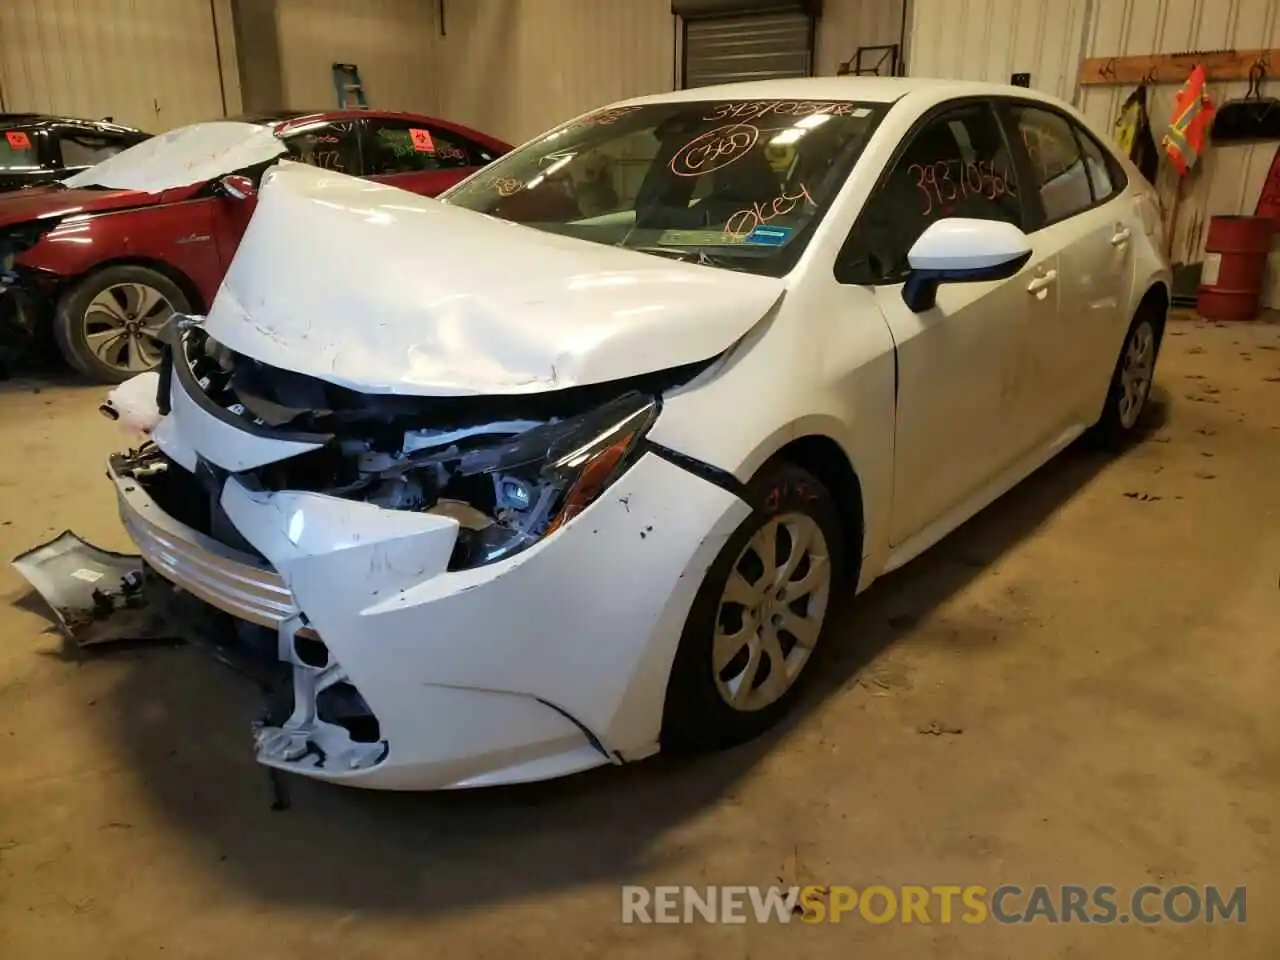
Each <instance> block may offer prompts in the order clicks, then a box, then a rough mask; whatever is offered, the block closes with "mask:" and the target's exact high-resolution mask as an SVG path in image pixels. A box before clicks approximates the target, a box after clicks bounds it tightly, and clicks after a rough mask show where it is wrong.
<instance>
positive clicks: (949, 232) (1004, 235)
mask: <svg viewBox="0 0 1280 960" xmlns="http://www.w3.org/2000/svg"><path fill="white" fill-rule="evenodd" d="M1030 259H1031V240H1030V239H1029V238H1028V237H1027V235H1026V234H1025V233H1023V232H1022V231H1021V230H1019V229H1018V228H1017V227H1015V226H1014V225H1013V224H1011V223H1003V222H1001V221H999V220H970V219H967V218H964V217H948V218H946V219H944V220H938V221H936V222H934V223H932V224H930V225H929V227H928V229H926V230H925V232H924V233H922V234H920V237H919V239H918V240H916V242H915V244H914V245H913V246H912V247H911V250H910V252H909V253H908V254H907V264H908V265H909V266H910V267H911V272H910V273H909V274H907V283H906V286H904V287H903V288H902V299H903V300H904V301H906V304H907V306H908V307H910V308H911V310H912V312H914V313H923V312H924V311H925V310H929V309H932V307H933V305H934V303H935V302H936V301H937V296H938V285H939V284H941V283H976V282H978V281H982V280H1006V279H1008V278H1009V277H1012V276H1013V275H1014V274H1016V273H1017V272H1018V271H1019V270H1021V269H1022V267H1023V266H1024V265H1025V264H1026V262H1027V261H1028V260H1030Z"/></svg>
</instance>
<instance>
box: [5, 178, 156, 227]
mask: <svg viewBox="0 0 1280 960" xmlns="http://www.w3.org/2000/svg"><path fill="white" fill-rule="evenodd" d="M158 199H159V198H157V197H153V196H150V195H148V194H145V193H138V192H137V191H136V190H64V189H63V188H62V187H59V186H49V187H29V188H27V189H26V190H14V191H13V192H12V193H5V194H0V227H7V226H10V225H11V224H15V223H27V222H29V221H32V220H48V219H50V218H56V217H69V216H75V215H76V214H81V213H100V212H102V211H106V210H118V209H121V208H125V207H143V206H146V205H147V204H149V203H155V202H156V200H158Z"/></svg>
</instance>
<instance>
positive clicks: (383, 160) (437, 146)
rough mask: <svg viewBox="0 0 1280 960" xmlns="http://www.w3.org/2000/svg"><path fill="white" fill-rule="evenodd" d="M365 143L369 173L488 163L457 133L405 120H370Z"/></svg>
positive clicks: (405, 171) (452, 168)
mask: <svg viewBox="0 0 1280 960" xmlns="http://www.w3.org/2000/svg"><path fill="white" fill-rule="evenodd" d="M365 143H366V144H367V149H366V152H367V155H368V156H369V158H370V159H369V172H370V173H416V172H419V171H423V170H455V169H458V168H459V167H470V166H478V165H480V163H481V162H484V163H487V162H488V161H487V160H485V161H480V160H479V158H478V157H477V158H473V157H472V152H473V151H474V149H475V148H474V147H473V146H472V145H471V144H470V143H468V142H467V141H465V140H463V138H461V137H459V136H457V135H456V134H454V133H451V132H449V131H447V130H441V129H440V128H438V127H435V126H430V127H429V126H426V125H425V124H413V123H410V122H408V121H403V120H383V121H370V122H369V128H368V132H367V133H366V135H365ZM491 159H492V158H491Z"/></svg>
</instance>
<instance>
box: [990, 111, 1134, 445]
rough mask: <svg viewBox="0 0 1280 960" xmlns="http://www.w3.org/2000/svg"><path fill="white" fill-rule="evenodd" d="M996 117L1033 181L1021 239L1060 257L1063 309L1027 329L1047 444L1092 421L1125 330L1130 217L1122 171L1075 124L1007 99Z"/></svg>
mask: <svg viewBox="0 0 1280 960" xmlns="http://www.w3.org/2000/svg"><path fill="white" fill-rule="evenodd" d="M1003 116H1004V119H1005V122H1006V124H1007V125H1008V130H1009V137H1010V139H1011V140H1012V141H1013V143H1014V148H1015V150H1016V151H1017V152H1018V154H1019V157H1018V159H1019V162H1020V164H1021V165H1022V166H1023V168H1024V169H1025V170H1026V172H1027V176H1028V178H1029V179H1030V181H1031V187H1030V189H1029V190H1028V194H1029V199H1030V200H1031V202H1032V205H1033V208H1032V211H1031V213H1030V216H1032V217H1033V218H1034V219H1033V222H1032V224H1031V225H1030V229H1029V231H1028V232H1029V233H1030V235H1031V237H1032V239H1033V240H1034V241H1035V243H1036V246H1037V248H1040V247H1043V248H1045V249H1046V250H1053V251H1056V253H1057V255H1058V263H1059V285H1060V289H1061V295H1060V296H1061V309H1060V311H1059V313H1058V314H1057V316H1056V317H1054V318H1053V322H1051V323H1049V322H1045V323H1037V324H1033V325H1031V327H1030V328H1029V339H1028V347H1029V351H1030V352H1029V355H1028V357H1027V366H1028V372H1029V375H1030V376H1031V377H1033V378H1034V380H1035V381H1036V382H1037V383H1038V384H1039V385H1040V394H1041V395H1040V397H1039V398H1038V400H1037V402H1036V403H1035V404H1034V406H1033V407H1032V409H1031V412H1032V413H1033V414H1034V415H1035V416H1036V417H1037V420H1038V426H1037V434H1038V436H1039V438H1040V440H1042V441H1044V442H1048V441H1049V440H1050V439H1051V438H1052V437H1053V436H1054V435H1056V434H1058V433H1060V432H1061V431H1063V430H1065V429H1068V428H1071V427H1073V426H1081V425H1087V424H1088V422H1089V421H1090V420H1092V419H1093V418H1094V417H1095V416H1096V415H1097V412H1098V409H1097V406H1098V400H1099V398H1100V396H1101V392H1102V391H1103V390H1104V389H1105V386H1106V383H1107V381H1108V380H1109V378H1110V376H1111V370H1112V367H1113V366H1114V364H1115V359H1116V356H1115V354H1116V350H1117V349H1118V348H1119V343H1120V340H1121V339H1122V338H1123V334H1124V330H1125V327H1126V326H1127V322H1128V318H1127V317H1126V316H1125V312H1126V311H1127V309H1128V302H1129V287H1130V284H1131V281H1132V275H1133V258H1132V247H1133V234H1134V231H1135V227H1134V225H1133V224H1132V223H1131V222H1130V221H1131V220H1132V219H1133V216H1134V209H1133V205H1132V203H1128V202H1126V201H1125V199H1124V188H1125V186H1126V184H1125V179H1124V173H1123V171H1122V170H1121V169H1120V167H1119V164H1117V163H1116V162H1115V161H1114V159H1110V158H1109V155H1108V154H1107V152H1106V150H1105V149H1104V148H1103V147H1102V146H1100V145H1099V144H1098V143H1097V141H1096V140H1094V138H1093V136H1092V134H1090V133H1089V132H1088V131H1087V130H1085V129H1084V128H1083V127H1081V126H1080V124H1079V123H1077V122H1076V121H1075V119H1074V118H1072V117H1069V116H1067V115H1066V114H1065V113H1062V112H1059V111H1058V110H1055V109H1053V108H1052V107H1050V106H1048V105H1042V104H1033V103H1028V102H1012V101H1010V102H1008V103H1006V104H1005V105H1004V109H1003ZM1108 161H1110V162H1108Z"/></svg>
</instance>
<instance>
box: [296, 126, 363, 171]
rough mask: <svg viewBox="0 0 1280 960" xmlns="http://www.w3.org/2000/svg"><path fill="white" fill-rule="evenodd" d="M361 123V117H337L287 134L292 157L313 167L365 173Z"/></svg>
mask: <svg viewBox="0 0 1280 960" xmlns="http://www.w3.org/2000/svg"><path fill="white" fill-rule="evenodd" d="M359 130H360V123H359V121H358V120H334V121H332V122H330V123H320V124H316V125H315V126H313V127H306V128H305V129H302V130H298V131H296V132H291V133H287V134H285V135H284V142H285V145H286V146H288V148H289V159H290V160H298V161H300V162H302V163H309V164H311V165H312V166H313V167H322V168H323V169H325V170H336V171H338V172H339V173H349V174H351V175H352V176H354V177H358V176H360V175H361V166H360V139H359Z"/></svg>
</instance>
